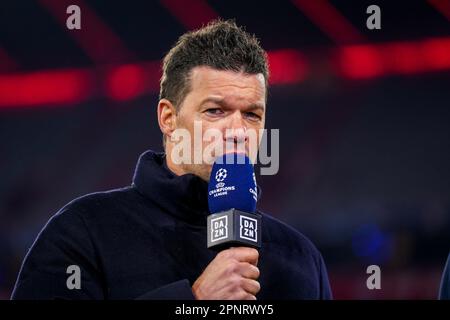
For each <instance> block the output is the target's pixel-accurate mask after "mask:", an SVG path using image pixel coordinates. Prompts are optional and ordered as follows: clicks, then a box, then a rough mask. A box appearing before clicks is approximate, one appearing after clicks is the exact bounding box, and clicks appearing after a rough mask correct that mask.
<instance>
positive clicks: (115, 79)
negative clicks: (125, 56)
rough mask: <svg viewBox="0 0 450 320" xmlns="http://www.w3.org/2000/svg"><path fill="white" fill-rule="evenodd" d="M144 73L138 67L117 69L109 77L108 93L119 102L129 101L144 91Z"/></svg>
mask: <svg viewBox="0 0 450 320" xmlns="http://www.w3.org/2000/svg"><path fill="white" fill-rule="evenodd" d="M144 78H145V77H144V71H143V69H142V68H141V67H140V66H137V65H124V66H120V67H117V68H115V69H113V70H112V71H111V73H110V74H109V75H108V78H107V83H106V91H107V94H108V96H109V97H111V98H112V99H114V100H117V101H123V100H129V99H133V98H135V97H137V96H138V95H140V94H141V93H142V92H143V91H144Z"/></svg>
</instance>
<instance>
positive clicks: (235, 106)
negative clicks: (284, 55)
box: [176, 66, 266, 181]
mask: <svg viewBox="0 0 450 320" xmlns="http://www.w3.org/2000/svg"><path fill="white" fill-rule="evenodd" d="M190 86H191V88H190V89H191V90H190V92H189V93H188V94H187V95H186V97H185V99H184V100H183V102H182V103H181V105H180V108H179V111H178V114H177V116H176V127H177V128H184V129H187V130H188V131H189V133H190V134H191V137H194V123H195V122H197V126H198V125H199V124H200V126H201V129H202V130H201V131H202V134H203V135H205V132H207V131H208V129H216V130H218V131H220V133H221V136H222V139H221V141H214V142H215V143H221V144H222V146H223V148H222V149H223V152H232V151H239V150H245V151H246V153H247V155H249V141H250V140H252V139H249V132H250V131H253V132H254V133H256V134H257V143H256V146H253V147H255V148H256V149H257V148H258V146H259V134H258V133H259V130H260V129H263V128H264V122H265V108H266V98H265V97H266V85H265V79H264V76H263V75H262V74H253V75H250V74H245V73H242V72H235V71H223V70H216V69H213V68H210V67H205V66H201V67H195V68H194V69H192V73H191V80H190ZM227 129H228V130H227ZM197 130H198V127H197ZM193 140H194V138H192V143H191V150H192V152H191V154H192V155H193V154H194V152H195V151H196V149H198V148H202V150H205V148H206V147H207V145H208V144H211V141H204V139H202V143H199V144H194V142H193ZM230 147H231V148H234V150H230ZM197 151H198V150H197ZM200 152H202V151H200ZM212 154H213V156H214V157H215V156H219V155H220V154H214V152H213V153H212ZM254 156H255V155H254ZM255 160H256V159H255V158H254V157H252V161H253V162H254V161H255ZM181 166H182V167H183V168H182V169H183V171H184V172H186V173H194V174H196V175H198V176H200V177H201V178H203V179H204V180H207V181H208V180H209V176H210V173H211V168H212V166H211V164H210V163H205V162H203V163H202V164H181Z"/></svg>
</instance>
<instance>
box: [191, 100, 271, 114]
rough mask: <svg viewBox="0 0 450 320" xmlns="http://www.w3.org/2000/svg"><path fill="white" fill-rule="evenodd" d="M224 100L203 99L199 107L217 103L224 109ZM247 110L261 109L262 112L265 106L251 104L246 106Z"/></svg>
mask: <svg viewBox="0 0 450 320" xmlns="http://www.w3.org/2000/svg"><path fill="white" fill-rule="evenodd" d="M224 100H225V98H218V97H207V98H205V99H203V100H202V102H201V103H200V105H203V104H205V103H206V102H214V103H217V104H219V105H222V106H225V107H226V106H227V104H226V103H225V101H224ZM247 108H248V109H250V110H255V109H261V110H262V111H264V110H265V106H264V105H262V104H260V103H252V104H250V105H248V107H247Z"/></svg>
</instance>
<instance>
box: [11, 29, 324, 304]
mask: <svg viewBox="0 0 450 320" xmlns="http://www.w3.org/2000/svg"><path fill="white" fill-rule="evenodd" d="M267 83H268V66H267V58H266V54H265V52H264V50H263V49H262V48H261V47H260V45H259V43H258V41H257V39H256V38H254V37H253V36H251V35H249V34H248V33H246V32H245V31H243V30H242V29H241V28H239V27H237V26H236V25H235V23H234V22H230V21H215V22H213V23H210V24H209V25H208V26H206V27H204V28H202V29H200V30H197V31H194V32H191V33H187V34H185V35H183V36H182V37H181V38H180V39H179V40H178V42H177V43H176V45H175V46H174V47H173V48H172V49H171V50H170V52H169V53H168V54H167V55H166V57H165V59H164V63H163V76H162V79H161V91H160V100H159V104H158V122H159V126H160V128H161V131H162V132H163V136H164V147H165V153H155V152H153V151H147V152H146V153H144V154H143V155H141V157H140V159H139V162H138V164H137V168H136V171H135V175H134V178H133V183H132V185H131V186H129V187H126V188H123V189H118V190H113V191H109V192H100V193H94V194H90V195H87V196H84V197H81V198H78V199H76V200H74V201H72V202H70V203H69V204H67V205H66V206H65V207H64V208H62V209H61V210H60V211H59V212H58V213H57V214H56V215H55V216H54V217H53V218H52V219H51V220H50V221H49V222H48V224H47V225H46V226H45V228H44V229H43V231H42V232H41V233H40V234H39V236H38V239H37V240H36V242H35V243H34V245H33V247H32V248H31V250H30V252H29V253H28V254H27V256H26V258H25V261H24V264H23V266H22V269H21V271H20V275H19V278H18V280H17V283H16V286H15V289H14V292H13V296H12V298H13V299H54V298H61V299H251V300H253V299H329V298H331V290H330V287H329V282H328V277H327V272H326V269H325V265H324V262H323V259H322V257H321V255H320V253H319V252H318V251H317V249H316V248H315V247H314V246H313V244H312V243H311V242H310V241H309V240H308V239H306V238H305V237H304V236H303V235H301V234H300V233H299V232H297V231H296V230H294V229H292V228H291V227H289V226H287V225H285V224H283V223H281V222H280V221H278V220H276V219H274V218H272V217H271V216H269V215H266V214H263V213H261V212H259V213H261V214H262V228H263V230H262V248H261V249H260V250H259V251H258V250H256V249H252V248H247V247H234V248H229V249H226V250H223V251H221V252H220V253H217V252H215V251H212V250H209V249H207V247H206V240H207V234H206V218H207V215H208V214H209V212H208V203H207V186H208V180H209V175H210V172H211V163H209V162H207V161H202V162H200V163H189V162H188V163H179V162H178V161H176V160H174V158H173V150H174V148H175V145H176V139H175V135H176V132H177V130H180V129H184V130H187V131H188V132H189V133H191V134H192V135H193V131H194V124H195V123H196V122H197V123H200V124H201V127H202V129H203V130H205V131H206V130H207V129H211V128H213V129H216V130H218V131H220V132H225V131H227V130H226V129H235V130H233V134H232V135H230V134H225V135H224V138H223V141H221V142H220V143H222V142H223V143H224V144H225V143H228V142H230V141H231V142H232V143H234V144H235V146H236V147H237V145H238V144H241V145H242V144H244V145H245V150H246V151H247V152H248V151H249V150H248V145H247V144H248V137H247V132H248V131H250V130H259V129H262V128H263V127H264V122H265V110H266V97H267ZM200 147H203V145H201V146H200ZM195 148H198V145H197V146H196V145H195V144H194V143H193V144H192V149H193V151H195V150H194V149H195ZM216 156H217V154H216ZM68 268H69V269H68ZM77 268H78V269H77ZM77 270H78V271H79V274H81V280H80V281H79V283H78V284H77V282H76V280H74V278H73V277H74V276H75V275H76V272H77Z"/></svg>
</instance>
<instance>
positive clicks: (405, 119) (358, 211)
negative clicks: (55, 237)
mask: <svg viewBox="0 0 450 320" xmlns="http://www.w3.org/2000/svg"><path fill="white" fill-rule="evenodd" d="M71 4H77V5H78V6H80V7H81V15H82V16H81V21H82V25H81V26H82V29H81V30H73V31H70V30H68V29H67V28H66V18H67V16H68V15H67V14H66V8H67V6H69V5H71ZM371 4H377V5H378V6H380V8H381V21H382V29H381V30H368V29H367V28H366V19H367V17H368V14H366V8H367V7H368V6H369V5H371ZM217 17H222V18H224V19H228V18H234V19H235V20H236V22H237V23H238V24H239V25H244V26H246V29H247V30H248V31H250V32H252V33H255V34H256V35H257V36H258V37H259V38H260V39H261V43H262V45H263V47H264V48H265V49H266V50H268V53H269V58H270V64H271V72H272V79H271V91H270V95H269V103H268V111H267V113H268V114H267V127H268V128H279V129H280V140H281V146H280V148H281V150H280V153H281V155H280V171H279V173H278V174H277V175H275V176H264V177H259V178H258V181H259V183H260V184H261V186H262V190H263V198H262V200H261V202H260V208H261V209H262V210H263V211H266V212H270V213H271V214H272V215H274V216H276V217H278V218H279V219H281V220H283V221H285V222H287V223H289V224H291V225H293V226H294V227H295V228H297V229H298V230H300V231H301V232H303V233H304V234H306V235H307V236H308V237H310V238H311V239H312V240H313V242H314V243H315V244H316V245H317V247H318V248H319V249H320V250H321V252H322V253H323V255H324V258H325V261H326V263H327V266H328V271H329V275H330V280H331V285H332V288H333V292H334V296H335V298H338V299H435V298H436V297H437V293H438V287H439V281H440V277H441V273H442V270H443V267H444V263H445V260H446V258H447V254H448V252H449V247H450V246H449V244H450V169H449V168H450V166H449V164H450V148H449V141H450V140H449V138H450V1H448V0H442V1H441V0H429V1H425V0H424V1H370V2H369V1H364V0H361V1H344V0H339V1H337V0H336V1H335V0H328V1H327V0H314V1H312V0H311V1H309V0H292V1H290V0H282V1H242V0H241V1H235V0H227V1H219V0H208V1H206V0H186V1H182V0H161V1H143V0H142V1H100V0H96V1H90V0H89V1H88V0H83V1H79V0H70V1H69V0H38V1H31V0H18V1H12V0H3V1H2V2H1V4H0V137H1V140H0V298H2V299H8V298H9V296H10V293H11V290H12V288H13V285H14V281H15V278H16V276H17V273H18V271H19V267H20V263H21V261H22V259H23V258H24V255H25V253H26V251H27V249H28V248H29V247H30V245H31V244H32V242H33V240H34V238H35V237H36V235H37V234H38V232H39V230H40V229H41V228H42V227H43V225H44V223H45V222H46V221H47V220H48V219H49V217H50V216H51V215H53V214H54V213H55V212H56V211H58V209H59V208H61V207H62V206H63V205H64V204H66V203H67V202H69V201H70V200H72V199H73V198H75V197H78V196H81V195H83V194H86V193H89V192H94V191H99V190H107V189H112V188H116V187H120V186H124V185H129V184H130V182H131V177H132V174H133V170H134V166H135V164H136V161H137V158H138V156H139V155H140V153H142V152H143V151H144V150H147V149H154V150H161V148H162V147H161V134H160V132H159V128H158V125H157V120H156V105H157V94H158V79H159V77H160V61H161V58H162V57H163V56H164V54H165V53H166V52H167V50H168V49H169V48H170V46H171V45H172V44H173V43H174V42H175V41H176V39H177V38H178V36H180V35H181V34H182V33H184V32H185V31H186V30H190V29H194V28H197V27H199V26H201V25H202V24H204V23H206V22H208V21H209V20H211V19H214V18H217ZM370 264H378V265H379V266H380V267H381V271H382V282H381V285H382V289H381V290H374V291H370V290H368V289H367V288H366V278H367V274H366V267H367V266H368V265H370Z"/></svg>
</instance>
